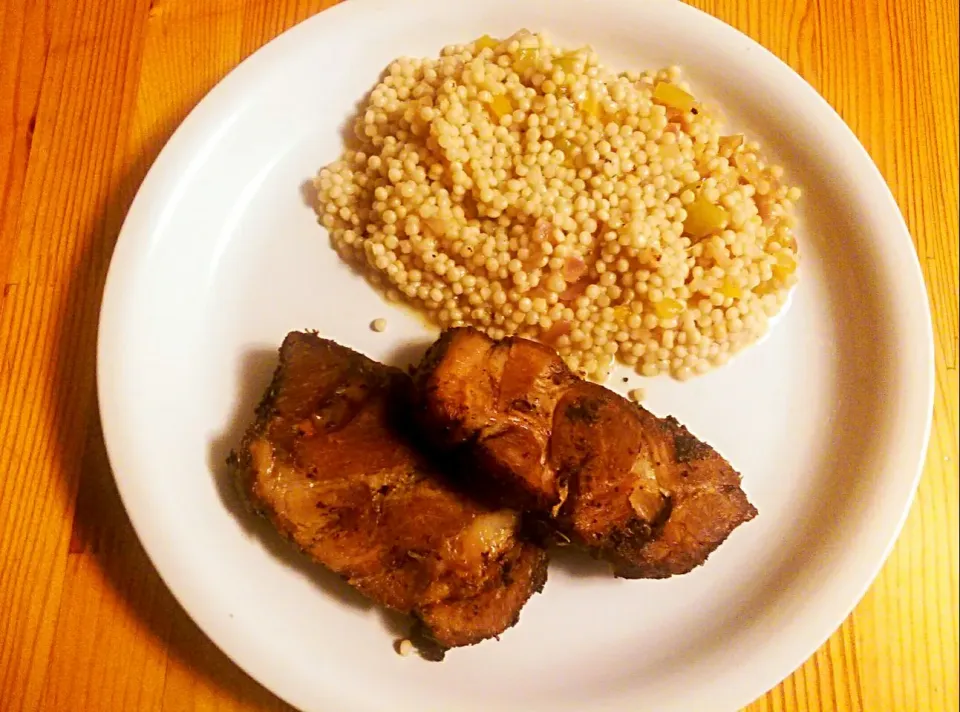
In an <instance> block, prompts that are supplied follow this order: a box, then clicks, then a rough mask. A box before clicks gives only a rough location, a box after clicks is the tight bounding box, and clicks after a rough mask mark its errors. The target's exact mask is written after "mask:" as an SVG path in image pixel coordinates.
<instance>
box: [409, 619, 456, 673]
mask: <svg viewBox="0 0 960 712" xmlns="http://www.w3.org/2000/svg"><path fill="white" fill-rule="evenodd" d="M410 642H411V643H413V647H414V648H416V649H417V652H418V653H419V654H420V657H421V658H423V659H424V660H429V661H430V662H432V663H439V662H443V659H444V658H445V657H446V655H447V651H448V650H450V648H448V647H447V646H445V645H444V644H443V643H441V642H440V641H438V640H437V639H436V638H434V637H433V634H432V633H431V632H430V628H429V626H427V624H426V623H424V622H423V621H422V620H420V619H419V618H417V617H416V616H414V617H413V627H412V628H411V629H410Z"/></svg>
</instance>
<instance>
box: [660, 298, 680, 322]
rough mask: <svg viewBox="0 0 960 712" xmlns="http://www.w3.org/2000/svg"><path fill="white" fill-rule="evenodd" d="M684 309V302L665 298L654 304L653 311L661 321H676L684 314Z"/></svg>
mask: <svg viewBox="0 0 960 712" xmlns="http://www.w3.org/2000/svg"><path fill="white" fill-rule="evenodd" d="M683 309H684V306H683V302H681V301H679V300H677V299H673V298H672V297H664V298H663V299H661V300H660V301H659V302H654V304H653V310H654V311H655V312H656V313H657V316H658V317H660V318H661V319H674V318H676V317H678V316H680V314H682V313H683Z"/></svg>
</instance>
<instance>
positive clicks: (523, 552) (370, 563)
mask: <svg viewBox="0 0 960 712" xmlns="http://www.w3.org/2000/svg"><path fill="white" fill-rule="evenodd" d="M304 354H307V358H308V364H307V365H313V366H315V367H313V368H305V367H304V362H303V361H302V359H303V358H305V356H304ZM297 359H301V361H300V362H297ZM309 359H312V361H309ZM324 369H329V370H330V374H328V375H329V378H328V377H327V375H325V374H324V373H323V370H324ZM310 379H315V382H310ZM411 394H412V384H411V382H410V378H409V376H407V375H406V374H404V373H402V372H401V371H399V370H397V369H393V368H388V367H386V366H383V365H381V364H378V363H376V362H374V361H372V360H370V359H368V358H366V357H364V356H362V355H360V354H357V353H355V352H353V351H351V350H349V349H347V348H345V347H342V346H339V345H338V344H335V343H334V342H331V341H328V340H324V339H320V338H319V337H318V336H317V335H316V334H315V333H305V332H293V333H291V334H289V335H288V336H287V337H286V339H285V340H284V342H283V345H282V346H281V349H280V364H279V365H278V367H277V369H276V371H275V373H274V377H273V380H272V382H271V384H270V386H269V387H268V388H267V391H266V392H265V394H264V396H263V398H262V399H261V401H260V404H259V405H258V407H257V410H256V418H255V421H254V423H253V424H252V425H251V427H250V428H249V429H248V431H247V432H246V434H245V436H244V438H243V440H242V442H241V444H240V446H239V447H238V449H237V450H236V451H235V452H234V453H231V456H230V459H229V462H230V464H231V465H232V466H233V470H234V476H235V482H236V484H237V487H238V488H239V490H240V492H241V493H242V494H243V496H244V498H245V500H246V501H248V502H249V503H250V504H251V506H252V507H253V509H254V510H255V511H257V512H258V513H259V514H261V515H263V516H265V517H266V518H267V519H269V520H270V521H271V522H272V523H273V525H274V527H275V528H276V529H277V530H278V531H279V532H280V533H281V534H282V535H283V536H285V537H286V538H288V539H289V540H290V541H292V542H293V543H294V544H295V545H296V546H297V547H298V548H300V549H301V550H302V551H303V552H304V553H305V554H306V555H307V556H309V557H310V558H312V559H313V560H315V561H317V562H318V563H320V564H322V565H324V566H327V567H328V568H330V569H331V570H333V571H334V572H335V573H337V574H339V575H340V576H341V577H343V578H344V579H345V580H346V581H347V582H348V583H350V584H351V585H353V586H354V587H355V588H357V589H358V590H359V591H360V592H362V593H363V594H364V595H366V596H368V597H369V598H371V599H373V600H374V601H376V602H378V603H380V604H382V605H384V606H387V607H389V608H393V609H395V610H399V611H401V612H404V613H409V614H411V615H412V616H414V617H415V618H417V619H418V620H420V621H422V623H423V625H424V626H425V629H426V630H425V634H426V635H427V636H428V637H429V639H430V640H431V641H432V646H431V649H432V651H433V654H434V657H442V652H443V650H445V649H447V648H451V647H457V646H463V645H471V644H474V643H477V642H480V641H481V640H484V639H486V638H490V637H495V636H498V635H499V634H501V633H503V632H504V631H505V630H506V629H508V628H510V627H512V626H513V625H515V624H516V622H517V620H518V619H519V614H520V610H521V609H522V607H523V605H524V604H525V603H526V601H527V600H528V599H529V598H530V596H532V595H533V594H534V593H536V592H538V591H540V590H541V589H542V586H543V584H544V581H545V579H546V570H547V556H546V552H545V550H544V549H543V547H542V546H540V545H538V544H535V543H533V542H531V541H529V540H527V539H525V538H522V537H521V538H517V539H516V540H514V541H513V542H512V543H511V544H510V546H509V548H508V549H507V550H505V551H501V552H500V553H498V554H497V555H496V557H487V555H486V553H484V555H483V556H484V558H483V560H482V563H479V564H477V567H476V568H475V569H474V570H465V571H464V577H461V575H460V573H458V572H459V570H460V569H458V568H456V566H455V567H454V568H453V569H451V568H450V564H446V563H444V562H445V561H446V559H444V557H445V556H447V554H445V553H443V552H442V551H441V548H442V546H443V542H444V541H445V540H444V538H443V535H442V534H439V533H437V532H433V531H431V530H430V526H429V522H428V523H426V524H424V525H423V527H420V528H419V529H418V527H419V524H418V518H423V517H427V518H428V519H429V517H428V515H431V516H433V519H432V520H430V521H431V522H434V521H438V520H437V518H436V517H438V516H439V517H440V520H439V521H440V522H441V525H442V526H443V527H446V530H444V532H445V533H446V534H450V533H451V532H452V533H453V534H456V533H457V532H458V531H464V530H465V528H466V527H468V526H469V524H470V523H471V522H472V521H474V519H475V518H476V517H478V516H480V515H482V514H484V513H489V512H491V511H492V510H491V509H490V508H486V507H484V506H483V505H481V504H478V503H476V502H475V501H473V500H472V499H471V498H469V497H468V496H466V495H465V494H464V493H463V492H461V491H460V489H459V488H457V487H456V486H455V485H454V484H453V483H452V482H450V481H449V480H448V479H447V477H446V476H445V475H444V474H441V473H440V471H439V470H438V469H437V467H436V466H435V465H434V464H433V462H431V461H430V460H429V459H428V458H427V457H426V455H424V454H423V452H422V451H421V449H420V448H419V447H418V446H417V444H416V443H415V442H414V441H413V440H412V439H411V436H410V434H409V433H407V432H406V431H405V429H404V428H403V426H402V423H403V421H404V420H405V419H407V418H408V414H409V409H410V395H411ZM301 423H302V424H301ZM304 428H305V429H306V430H308V431H310V432H308V433H307V432H304V431H303V429H304ZM363 438H367V440H366V441H364V440H363ZM264 442H267V443H269V445H270V448H271V450H270V452H271V456H272V457H274V458H276V462H279V463H281V464H282V465H283V467H284V468H286V469H285V470H284V472H288V473H290V474H289V476H287V475H279V476H284V477H288V480H289V481H288V482H285V483H282V484H284V485H289V491H290V492H293V493H294V496H293V499H294V501H298V500H297V498H298V497H299V498H300V500H301V505H302V506H299V507H297V506H289V503H288V501H287V500H288V499H289V497H288V492H287V490H285V489H284V490H283V491H282V494H277V493H278V492H279V491H280V490H279V489H278V488H277V484H276V479H277V477H278V475H276V474H275V473H274V472H273V468H270V472H271V475H270V477H265V476H264V472H263V468H258V465H257V457H256V453H255V450H256V448H263V447H264V445H263V443H264ZM365 442H366V446H364V443H365ZM358 444H359V445H358ZM343 447H354V448H355V450H354V451H353V453H354V454H351V453H349V452H348V453H346V454H344V453H343V452H342V448H343ZM311 448H314V449H312V450H311ZM316 448H319V450H318V449H316ZM338 448H340V450H338ZM258 452H259V451H258ZM317 452H321V453H325V454H326V455H330V456H335V457H336V458H339V459H338V460H337V462H338V463H339V464H338V467H340V468H343V472H344V474H343V475H342V476H340V475H338V474H337V473H336V472H333V473H319V474H318V473H317V472H316V462H315V460H311V459H310V458H311V457H314V456H316V453H317ZM311 453H313V455H311ZM341 455H343V457H340V456H341ZM385 462H386V463H387V464H386V465H384V464H383V463H385ZM365 463H371V464H370V465H369V467H371V468H374V470H373V473H372V474H374V475H377V476H383V477H388V478H389V487H387V488H385V493H384V494H382V495H381V494H379V493H375V492H373V491H372V490H370V494H364V493H365V492H367V491H368V490H367V489H364V487H366V486H367V484H368V483H366V482H365V481H364V477H367V476H368V475H370V474H371V472H370V471H367V470H365V469H364V467H365ZM321 465H322V463H321ZM377 467H381V470H376V468H377ZM351 468H353V469H351ZM382 468H386V469H382ZM321 469H322V467H321ZM353 473H355V474H353ZM304 477H305V478H307V479H309V480H310V481H309V482H307V481H306V480H304V479H303V478H304ZM271 478H272V479H271ZM314 485H316V496H315V500H316V504H315V505H314V504H313V502H314V500H313V499H309V498H310V497H314ZM298 487H299V489H298ZM304 498H306V499H307V502H306V504H305V505H303V502H302V500H303V499H304ZM304 512H307V514H306V515H304V514H303V513H304ZM314 512H316V513H317V514H316V518H317V519H318V520H319V521H320V524H318V522H317V521H313V520H312V517H313V514H311V513H314ZM334 520H335V521H336V524H335V525H333V526H331V525H329V522H330V521H334ZM324 522H326V524H324ZM351 522H355V524H351ZM371 522H373V524H371ZM390 522H394V525H395V526H396V527H398V528H397V529H390V527H391V526H394V525H391V524H390ZM354 526H355V527H358V528H359V529H357V530H354V529H353V528H352V527H354ZM361 530H362V531H363V532H365V534H364V536H367V537H368V539H369V541H370V543H371V546H372V547H373V552H372V555H371V556H367V555H366V553H367V552H366V549H365V548H364V547H363V546H362V545H361V544H362V542H360V543H359V544H358V540H357V539H356V537H357V536H358V534H357V531H361ZM448 539H449V537H448ZM405 547H407V548H405ZM409 547H412V548H409ZM443 551H446V550H443ZM438 566H439V567H440V568H437V567H438ZM457 566H459V564H457Z"/></svg>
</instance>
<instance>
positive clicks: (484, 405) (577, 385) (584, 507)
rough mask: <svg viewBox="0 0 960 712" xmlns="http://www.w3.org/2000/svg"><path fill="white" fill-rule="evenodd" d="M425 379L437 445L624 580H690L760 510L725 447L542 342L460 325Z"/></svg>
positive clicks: (423, 368) (422, 369) (429, 359)
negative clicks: (612, 387) (580, 370)
mask: <svg viewBox="0 0 960 712" xmlns="http://www.w3.org/2000/svg"><path fill="white" fill-rule="evenodd" d="M415 381H416V384H417V390H418V394H417V398H418V411H417V412H418V417H419V420H420V422H421V427H422V428H423V430H424V432H425V433H426V435H427V436H428V437H429V438H430V439H431V441H432V442H433V443H434V445H436V446H439V447H440V448H442V449H445V450H448V451H452V452H454V453H459V454H460V455H461V456H462V457H463V459H464V460H465V461H469V462H471V463H472V469H473V471H474V472H475V477H476V478H489V480H490V481H491V483H492V484H491V485H490V489H491V490H496V491H499V492H500V493H501V503H502V504H503V505H504V506H507V507H512V508H517V509H521V510H523V511H526V512H532V513H536V514H538V515H540V516H542V517H544V518H545V519H546V520H547V521H548V522H549V524H550V525H552V526H553V527H555V528H556V530H557V531H558V532H559V533H560V534H561V535H562V536H563V537H565V538H568V539H569V540H571V541H573V542H574V543H576V544H579V545H581V546H583V547H586V548H587V549H589V550H590V551H591V552H592V553H594V554H595V555H597V556H599V557H601V558H604V559H607V560H609V561H610V562H612V563H613V565H614V570H615V572H616V573H617V575H619V576H623V577H628V578H665V577H668V576H672V575H675V574H683V573H686V572H688V571H690V570H691V569H693V568H695V567H697V566H699V565H700V564H702V563H703V562H704V561H705V560H706V559H707V557H708V556H709V555H710V553H711V552H713V551H714V550H715V549H716V548H717V547H718V546H719V545H720V544H722V543H723V541H724V540H725V539H726V538H727V537H728V536H729V535H730V533H731V532H732V531H733V530H734V529H736V528H737V527H738V526H740V524H742V523H744V522H746V521H749V520H750V519H752V518H753V517H754V516H756V513H757V510H756V509H755V508H754V507H753V505H752V504H750V502H749V501H748V500H747V497H746V495H745V494H744V492H743V490H742V489H741V488H740V475H739V474H738V473H737V472H736V471H735V470H734V469H733V468H732V467H731V466H730V465H729V464H728V463H727V462H726V461H725V460H724V459H723V458H722V457H721V456H720V455H719V454H717V452H716V451H715V450H713V449H712V448H711V447H709V446H708V445H706V444H704V443H702V442H700V441H699V440H698V439H697V438H696V437H694V436H693V435H691V434H690V433H689V432H688V431H687V429H686V428H685V427H683V426H682V425H680V424H679V423H678V422H677V421H676V420H674V419H673V418H657V417H656V416H654V415H652V414H651V413H649V412H648V411H647V410H645V409H643V408H642V407H640V406H639V405H636V404H633V403H630V402H629V401H627V400H626V399H624V398H622V397H620V396H619V395H617V394H616V393H613V392H612V391H609V390H607V389H606V388H603V387H602V386H600V385H597V384H595V383H590V382H588V381H584V380H582V379H580V378H578V377H577V376H576V375H575V374H573V373H572V372H571V371H570V370H569V368H567V366H566V365H564V363H563V360H562V359H561V358H560V357H559V356H558V355H557V354H556V352H555V351H554V350H553V349H551V348H549V347H547V346H544V345H543V344H539V343H536V342H534V341H529V340H526V339H520V338H515V337H513V338H507V339H505V340H503V341H500V342H496V341H494V340H492V339H490V338H489V337H488V336H486V335H484V334H483V333H481V332H480V331H477V330H475V329H472V328H456V329H450V330H448V331H445V332H444V333H443V335H442V336H441V337H440V339H439V340H438V341H437V343H436V344H435V345H434V346H433V347H432V348H431V350H430V351H429V352H428V353H427V355H426V356H425V357H424V360H423V362H422V363H421V364H420V366H419V367H418V370H417V373H416V375H415Z"/></svg>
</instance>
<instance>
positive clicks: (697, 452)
mask: <svg viewBox="0 0 960 712" xmlns="http://www.w3.org/2000/svg"><path fill="white" fill-rule="evenodd" d="M663 423H664V425H666V426H667V427H666V430H667V431H668V432H670V433H671V434H672V435H673V447H674V452H675V453H676V457H677V462H678V463H685V462H693V461H694V460H702V459H704V458H706V457H709V456H710V453H711V452H713V450H712V449H711V447H710V446H709V445H707V444H706V443H704V442H703V441H701V440H700V439H698V438H697V437H696V436H695V435H693V434H692V433H691V432H690V431H689V430H687V428H686V426H684V425H682V424H681V423H680V422H679V421H678V420H677V419H676V418H674V417H673V416H667V417H666V418H664V419H663Z"/></svg>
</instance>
